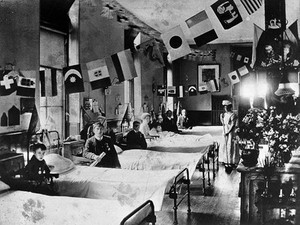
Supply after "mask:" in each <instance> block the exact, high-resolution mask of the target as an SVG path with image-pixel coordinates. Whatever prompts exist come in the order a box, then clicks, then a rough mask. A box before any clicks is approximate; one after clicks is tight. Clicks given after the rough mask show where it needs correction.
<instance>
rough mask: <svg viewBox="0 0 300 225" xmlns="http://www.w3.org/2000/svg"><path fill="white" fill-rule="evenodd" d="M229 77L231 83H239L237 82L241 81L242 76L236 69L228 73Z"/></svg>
mask: <svg viewBox="0 0 300 225" xmlns="http://www.w3.org/2000/svg"><path fill="white" fill-rule="evenodd" d="M228 77H229V79H230V82H231V85H233V84H237V83H239V82H240V78H239V75H238V73H237V71H236V70H234V71H232V72H230V73H229V74H228Z"/></svg>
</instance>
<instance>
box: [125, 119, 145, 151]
mask: <svg viewBox="0 0 300 225" xmlns="http://www.w3.org/2000/svg"><path fill="white" fill-rule="evenodd" d="M140 124H141V123H140V122H139V121H134V122H133V130H131V131H129V133H128V134H127V149H146V148H147V142H146V140H145V137H144V135H143V134H142V133H141V132H140V131H139V129H140Z"/></svg>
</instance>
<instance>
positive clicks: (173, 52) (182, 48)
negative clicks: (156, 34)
mask: <svg viewBox="0 0 300 225" xmlns="http://www.w3.org/2000/svg"><path fill="white" fill-rule="evenodd" d="M161 39H162V40H163V42H164V44H165V46H166V48H167V51H168V52H169V55H170V57H171V60H172V61H174V60H176V59H178V58H181V57H183V56H185V55H187V54H189V53H191V49H190V46H189V44H188V42H187V40H186V39H185V36H184V34H183V31H182V29H181V27H180V25H178V26H176V27H174V28H172V29H170V30H168V31H167V32H165V33H162V34H161Z"/></svg>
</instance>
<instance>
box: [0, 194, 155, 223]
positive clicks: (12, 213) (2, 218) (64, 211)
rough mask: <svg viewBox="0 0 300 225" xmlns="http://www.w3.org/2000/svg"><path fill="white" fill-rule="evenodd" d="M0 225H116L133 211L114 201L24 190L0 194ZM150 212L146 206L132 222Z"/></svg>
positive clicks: (139, 219) (131, 208)
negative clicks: (49, 194) (51, 194)
mask: <svg viewBox="0 0 300 225" xmlns="http://www.w3.org/2000/svg"><path fill="white" fill-rule="evenodd" d="M0 208H1V213H0V224H11V225H14V224H22V225H39V224H41V225H64V224H67V225H69V224H73V225H79V224H80V225H81V224H102V225H117V224H120V222H121V221H122V219H123V218H124V217H125V216H127V215H128V214H129V213H130V212H132V211H133V210H134V208H133V207H129V206H128V205H121V204H120V202H119V201H116V200H101V201H99V200H95V199H83V198H71V197H61V196H47V195H41V194H35V193H31V192H25V191H8V192H6V193H2V194H0ZM150 212H151V209H150V207H146V208H145V210H142V211H141V212H140V213H138V214H137V215H136V216H135V217H134V219H135V221H137V223H136V224H138V221H141V220H142V219H143V218H145V217H146V216H147V215H149V213H150Z"/></svg>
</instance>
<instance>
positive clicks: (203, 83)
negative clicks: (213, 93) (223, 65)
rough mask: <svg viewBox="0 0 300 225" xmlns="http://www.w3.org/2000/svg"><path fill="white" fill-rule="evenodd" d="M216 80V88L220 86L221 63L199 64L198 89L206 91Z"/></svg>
mask: <svg viewBox="0 0 300 225" xmlns="http://www.w3.org/2000/svg"><path fill="white" fill-rule="evenodd" d="M211 81H214V82H215V84H216V87H215V88H216V90H219V89H220V88H219V87H220V65H219V64H205V65H198V91H200V92H201V91H204V89H206V88H207V86H210V85H209V83H211ZM208 88H209V87H208Z"/></svg>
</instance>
